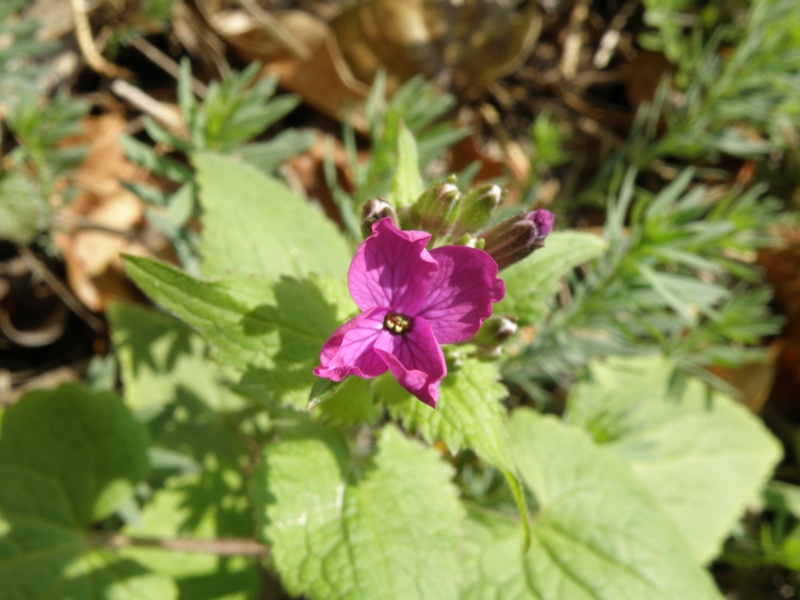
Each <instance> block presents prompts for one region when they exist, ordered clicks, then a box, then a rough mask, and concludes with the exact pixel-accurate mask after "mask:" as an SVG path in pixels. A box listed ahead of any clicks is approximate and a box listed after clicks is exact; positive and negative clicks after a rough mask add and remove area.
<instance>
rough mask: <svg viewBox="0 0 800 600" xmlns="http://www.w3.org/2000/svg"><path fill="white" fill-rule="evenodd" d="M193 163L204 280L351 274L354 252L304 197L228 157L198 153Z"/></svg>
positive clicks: (341, 275) (340, 275)
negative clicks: (200, 209)
mask: <svg viewBox="0 0 800 600" xmlns="http://www.w3.org/2000/svg"><path fill="white" fill-rule="evenodd" d="M194 164H195V167H196V168H197V180H198V183H199V185H200V190H201V192H200V202H201V205H202V207H203V215H202V223H203V233H204V235H203V242H202V255H203V266H202V272H203V274H204V275H205V276H207V277H212V278H213V277H224V276H226V275H232V274H236V275H257V276H259V277H263V278H265V279H271V280H273V279H277V277H278V276H279V275H293V276H299V277H303V276H307V275H309V274H310V273H312V272H313V273H317V274H320V275H334V276H337V277H343V276H344V275H345V274H346V272H347V267H348V265H349V264H350V258H351V252H350V249H349V248H348V246H347V244H346V243H345V241H344V240H343V239H342V236H341V235H339V233H338V232H337V231H336V227H335V226H334V225H333V223H331V222H330V221H329V220H328V219H326V218H325V216H324V215H323V214H322V213H321V212H320V211H319V210H317V209H316V208H314V207H312V206H310V205H309V204H308V202H306V201H305V200H304V199H303V198H300V197H298V196H296V195H295V194H293V193H291V192H290V191H289V190H288V189H287V188H286V187H284V186H283V185H282V184H280V183H279V182H277V181H275V180H274V179H271V178H269V177H268V176H266V175H263V174H262V173H259V172H258V171H257V170H255V169H254V168H252V167H250V166H248V165H245V164H242V163H237V162H236V161H234V160H232V159H229V158H224V157H222V156H219V155H215V154H198V155H196V156H195V157H194ZM231 190H236V193H235V194H231Z"/></svg>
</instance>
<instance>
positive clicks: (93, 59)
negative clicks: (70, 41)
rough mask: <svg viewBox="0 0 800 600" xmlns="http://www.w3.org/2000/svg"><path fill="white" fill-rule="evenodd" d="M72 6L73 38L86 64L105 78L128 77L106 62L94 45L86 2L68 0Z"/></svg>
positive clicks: (125, 70)
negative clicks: (76, 41) (75, 39)
mask: <svg viewBox="0 0 800 600" xmlns="http://www.w3.org/2000/svg"><path fill="white" fill-rule="evenodd" d="M70 3H71V6H72V20H73V22H74V25H75V37H76V38H77V40H78V46H79V47H80V49H81V53H82V54H83V58H84V59H86V64H87V65H89V67H90V68H91V69H92V70H93V71H95V72H96V73H100V75H105V76H106V77H126V78H127V77H130V76H131V73H130V71H128V70H127V69H123V68H122V67H119V66H117V65H115V64H114V63H112V62H109V61H108V60H106V59H105V58H104V57H103V55H102V54H100V52H98V50H97V47H96V46H95V44H94V38H93V37H92V28H91V27H90V26H89V14H88V11H87V9H86V0H70Z"/></svg>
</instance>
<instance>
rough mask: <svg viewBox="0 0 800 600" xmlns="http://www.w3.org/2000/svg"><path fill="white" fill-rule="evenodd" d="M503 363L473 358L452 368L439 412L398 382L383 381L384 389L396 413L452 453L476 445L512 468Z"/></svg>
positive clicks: (490, 460) (487, 456)
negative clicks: (500, 380)
mask: <svg viewBox="0 0 800 600" xmlns="http://www.w3.org/2000/svg"><path fill="white" fill-rule="evenodd" d="M499 379H500V373H499V372H498V370H497V367H496V366H495V365H492V364H488V363H481V362H479V361H477V360H475V359H467V360H465V361H464V363H463V364H461V365H459V368H458V369H455V370H453V369H451V370H450V373H449V375H448V377H447V379H446V380H445V381H444V382H443V384H442V387H441V395H440V397H439V402H438V403H437V405H436V410H435V411H431V410H428V409H426V408H425V405H423V404H421V403H420V402H419V400H417V399H416V398H414V397H413V396H411V395H410V394H408V392H406V391H405V390H404V389H402V388H401V387H400V386H399V385H398V384H397V383H396V382H395V381H394V380H392V379H388V378H386V379H384V380H383V381H381V388H380V393H381V395H382V397H383V398H384V401H385V402H387V404H388V406H389V410H390V412H391V413H392V415H393V416H394V417H395V418H397V419H400V420H402V422H403V424H404V425H405V426H406V427H407V428H409V429H411V430H416V431H418V432H419V433H420V434H421V435H422V437H423V438H424V439H426V440H427V441H429V442H435V441H437V440H441V441H442V442H444V443H445V445H446V446H447V448H448V449H449V450H450V451H451V452H458V451H460V450H463V449H465V448H471V449H472V450H474V451H475V452H476V453H477V454H478V456H480V457H481V458H483V459H484V460H486V461H487V462H488V463H489V464H491V465H493V466H495V467H497V468H499V469H510V468H511V463H510V459H509V456H508V447H507V444H508V441H507V434H506V424H505V421H506V414H505V410H504V409H503V408H502V405H501V404H500V401H501V400H502V399H503V398H504V397H505V396H506V389H505V388H504V387H503V386H502V385H500V383H499Z"/></svg>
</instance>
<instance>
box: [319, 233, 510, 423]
mask: <svg viewBox="0 0 800 600" xmlns="http://www.w3.org/2000/svg"><path fill="white" fill-rule="evenodd" d="M430 238H431V236H430V234H429V233H425V232H424V231H400V230H399V229H397V228H396V227H395V226H394V223H392V220H391V219H388V218H387V219H381V220H380V221H378V222H377V223H375V224H374V225H373V226H372V235H371V236H370V237H368V238H367V239H366V240H364V242H363V243H362V244H361V246H359V248H358V251H357V252H356V255H355V258H353V262H352V263H351V264H350V271H349V273H348V275H347V285H348V287H349V288H350V295H351V296H352V297H353V300H355V302H356V304H357V305H358V307H359V308H360V309H361V311H362V312H361V314H360V315H358V316H356V317H354V318H353V319H350V320H349V321H348V322H347V323H345V324H344V325H342V326H341V327H339V329H337V330H336V331H335V332H333V335H331V337H330V338H328V341H327V342H325V345H324V346H322V351H321V352H320V357H319V358H320V365H319V366H318V367H317V368H315V369H314V374H315V375H317V376H319V377H325V378H327V379H331V380H333V381H341V380H342V379H344V378H345V377H347V376H348V375H357V376H358V377H363V378H364V379H370V378H372V377H377V376H378V375H381V374H383V373H385V372H386V371H387V370H388V371H391V372H392V375H394V376H395V378H396V379H397V381H398V382H399V383H400V385H402V386H403V387H404V388H405V389H407V390H408V391H409V392H411V393H412V394H413V395H414V396H416V397H417V398H419V399H420V400H422V401H423V402H424V403H425V404H428V405H430V406H432V407H434V408H436V400H437V399H438V397H439V383H440V382H441V381H442V379H444V376H445V375H446V374H447V365H446V364H445V360H444V355H443V354H442V349H441V347H440V344H454V343H456V342H462V341H464V340H466V339H467V338H469V337H471V336H472V335H474V334H475V333H476V332H477V331H478V329H479V328H480V326H481V323H482V322H483V321H484V320H485V319H486V318H488V317H489V316H490V315H491V314H492V302H498V301H500V300H501V299H502V298H503V296H504V295H505V285H504V284H503V281H502V280H501V279H499V278H498V277H497V264H496V263H495V262H494V260H493V259H492V258H491V257H490V256H489V255H488V254H486V253H485V252H483V251H482V250H477V249H475V248H468V247H466V246H442V247H440V248H434V249H433V250H431V251H430V252H429V251H428V250H426V249H425V245H426V244H427V243H428V240H430Z"/></svg>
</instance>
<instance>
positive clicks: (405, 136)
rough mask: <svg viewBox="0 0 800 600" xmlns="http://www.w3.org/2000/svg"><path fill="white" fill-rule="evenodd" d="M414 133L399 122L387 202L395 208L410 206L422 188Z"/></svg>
mask: <svg viewBox="0 0 800 600" xmlns="http://www.w3.org/2000/svg"><path fill="white" fill-rule="evenodd" d="M424 189H425V188H424V186H423V184H422V177H421V176H420V174H419V157H418V155H417V142H416V141H415V140H414V134H413V133H411V131H409V130H408V128H407V127H406V126H405V125H404V124H403V123H402V122H401V123H400V127H399V131H398V137H397V169H396V170H395V172H394V176H393V177H392V184H391V189H390V191H389V202H390V203H391V204H392V205H394V207H395V208H396V209H399V208H402V207H404V206H410V205H411V204H413V203H414V201H415V200H416V199H417V198H419V196H420V194H422V192H423V190H424Z"/></svg>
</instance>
